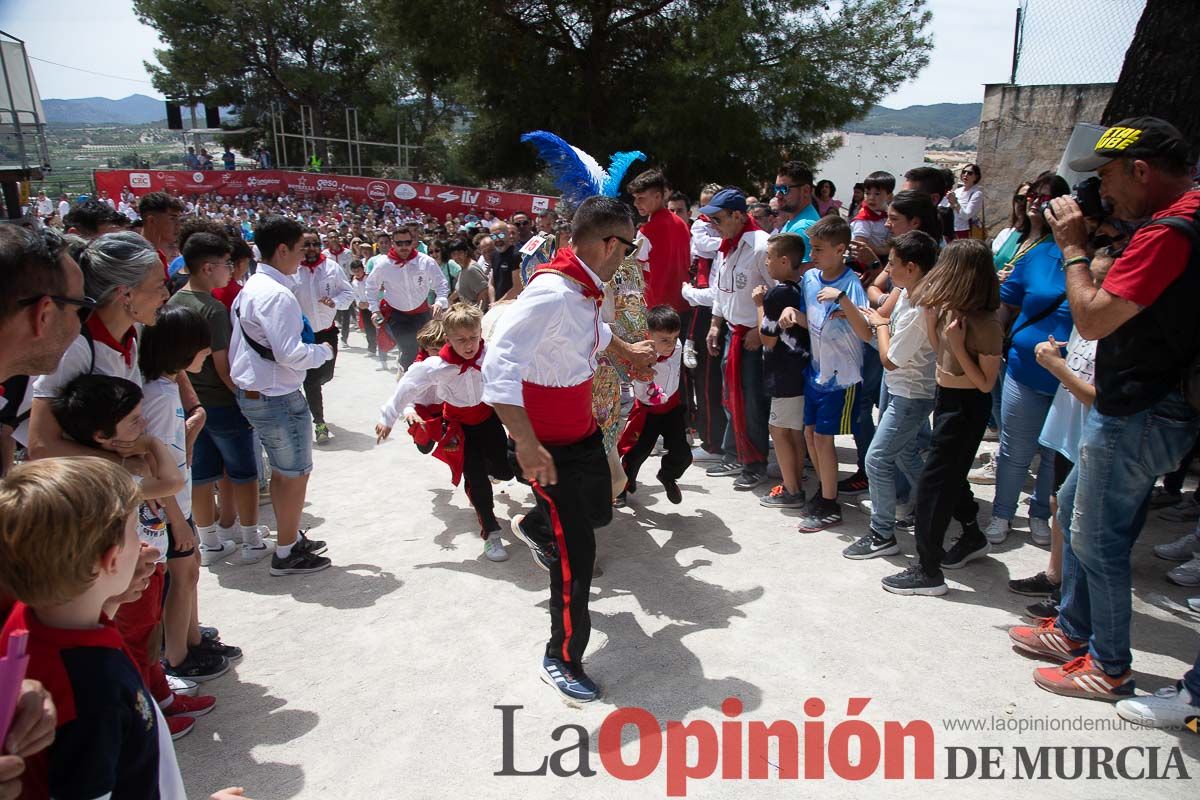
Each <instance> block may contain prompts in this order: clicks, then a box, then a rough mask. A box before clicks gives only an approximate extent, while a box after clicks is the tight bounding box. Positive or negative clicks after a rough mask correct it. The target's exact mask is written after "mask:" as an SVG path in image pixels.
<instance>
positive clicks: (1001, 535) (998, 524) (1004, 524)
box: [983, 517, 1012, 544]
mask: <svg viewBox="0 0 1200 800" xmlns="http://www.w3.org/2000/svg"><path fill="white" fill-rule="evenodd" d="M1011 529H1012V522H1010V521H1009V520H1006V519H1000V518H999V517H992V521H991V522H989V523H988V524H987V527H986V528H984V529H983V535H984V538H986V539H987V540H988V541H989V542H991V543H992V544H1004V540H1005V539H1007V538H1008V532H1009V531H1010V530H1011Z"/></svg>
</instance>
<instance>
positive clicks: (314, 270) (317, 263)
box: [300, 258, 324, 272]
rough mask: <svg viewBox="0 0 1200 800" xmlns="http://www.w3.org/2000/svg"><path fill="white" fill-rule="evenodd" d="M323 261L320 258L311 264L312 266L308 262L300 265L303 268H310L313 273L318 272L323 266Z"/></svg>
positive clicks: (302, 262)
mask: <svg viewBox="0 0 1200 800" xmlns="http://www.w3.org/2000/svg"><path fill="white" fill-rule="evenodd" d="M323 260H324V259H321V258H318V259H317V260H316V261H314V262H312V263H311V264H310V263H308V262H307V261H301V262H300V263H301V264H302V265H303V266H305V267H308V268H309V270H311V271H312V272H316V271H317V267H318V266H320V265H321V262H322V261H323Z"/></svg>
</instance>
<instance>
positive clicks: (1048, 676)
mask: <svg viewBox="0 0 1200 800" xmlns="http://www.w3.org/2000/svg"><path fill="white" fill-rule="evenodd" d="M1033 682H1034V683H1036V684H1037V685H1038V686H1040V687H1042V688H1043V689H1045V690H1046V691H1047V692H1054V693H1055V694H1061V695H1065V696H1066V697H1082V698H1083V699H1085V700H1109V701H1113V700H1120V699H1122V698H1125V697H1133V690H1134V684H1133V673H1132V672H1130V671H1129V670H1125V672H1124V673H1122V674H1121V675H1118V676H1116V677H1113V676H1112V675H1109V674H1108V673H1106V672H1105V671H1104V670H1102V669H1100V668H1099V667H1097V666H1096V664H1095V662H1093V661H1092V656H1091V654H1090V653H1089V654H1087V655H1084V656H1080V657H1079V658H1077V659H1075V660H1074V661H1068V662H1067V663H1066V664H1063V665H1062V666H1061V667H1039V668H1038V669H1035V670H1034V671H1033Z"/></svg>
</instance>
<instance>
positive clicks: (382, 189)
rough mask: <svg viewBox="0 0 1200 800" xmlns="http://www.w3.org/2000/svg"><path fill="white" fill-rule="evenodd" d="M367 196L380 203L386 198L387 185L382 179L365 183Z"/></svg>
mask: <svg viewBox="0 0 1200 800" xmlns="http://www.w3.org/2000/svg"><path fill="white" fill-rule="evenodd" d="M367 197H368V198H369V199H371V200H374V201H376V202H380V203H382V202H383V201H384V200H387V197H388V186H387V184H386V183H384V182H383V181H371V182H370V183H368V184H367Z"/></svg>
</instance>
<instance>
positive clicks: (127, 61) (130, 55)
mask: <svg viewBox="0 0 1200 800" xmlns="http://www.w3.org/2000/svg"><path fill="white" fill-rule="evenodd" d="M929 7H930V9H931V10H932V11H933V36H934V51H933V54H932V57H931V59H930V64H929V66H928V67H927V68H926V69H925V71H924V72H923V73H922V74H921V75H920V76H918V77H917V78H916V79H915V80H913V81H910V82H909V83H907V84H905V85H904V86H902V87H901V88H900V89H899V90H898V91H896V92H895V93H894V94H892V95H891V96H889V97H887V98H884V100H883V104H884V105H887V106H891V107H893V108H901V107H904V106H909V105H917V104H921V105H928V104H931V103H940V102H954V103H968V102H979V101H981V100H982V99H983V84H985V83H999V82H1004V81H1007V80H1008V75H1009V70H1010V68H1011V60H1012V38H1013V20H1014V16H1015V10H1016V0H930V2H929ZM50 8H52V9H53V13H52V14H51V13H50V12H49V10H48V9H50ZM51 16H53V17H54V19H53V24H51V23H50V21H49V20H50V17H51ZM0 30H3V31H5V32H6V33H9V34H11V35H13V36H16V37H17V38H19V39H23V40H24V41H25V47H26V51H27V52H28V53H29V55H30V56H33V57H35V58H40V59H45V60H47V61H54V62H57V63H58V64H62V65H66V66H65V67H64V66H55V65H53V64H48V63H45V61H34V62H33V68H34V75H35V77H36V78H37V82H38V88H39V90H40V91H41V94H42V97H44V98H71V97H110V98H114V99H115V98H120V97H125V96H127V95H130V94H147V95H151V96H155V97H157V96H158V93H157V92H155V90H154V87H153V86H151V85H150V83H149V76H148V75H147V74H146V70H145V68H144V67H143V65H142V62H143V61H147V60H150V61H152V60H153V59H154V48H155V47H156V46H158V45H159V43H158V39H157V37H156V36H155V33H154V31H153V30H151V29H150V28H148V27H146V26H144V25H142V24H141V23H140V22H138V20H137V18H136V17H135V16H134V14H133V11H132V9H131V7H130V4H129V2H127V0H126V1H125V2H122V1H121V0H51V2H50V3H28V2H19V0H0ZM68 67H75V68H79V69H85V70H90V71H91V72H92V73H103V75H96V74H90V73H87V72H80V71H78V69H69V68H68ZM105 76H110V77H105Z"/></svg>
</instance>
